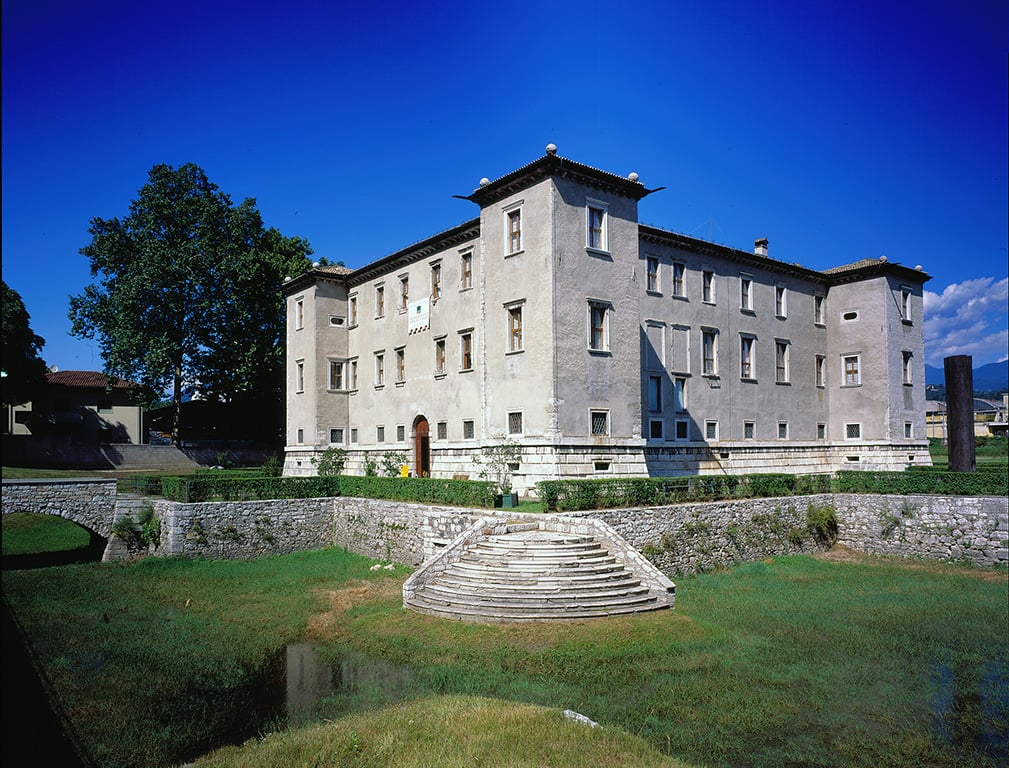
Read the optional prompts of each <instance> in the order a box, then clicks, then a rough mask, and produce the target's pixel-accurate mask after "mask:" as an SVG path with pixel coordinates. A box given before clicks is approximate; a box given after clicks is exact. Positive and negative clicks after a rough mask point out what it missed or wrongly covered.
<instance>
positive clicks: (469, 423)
mask: <svg viewBox="0 0 1009 768" xmlns="http://www.w3.org/2000/svg"><path fill="white" fill-rule="evenodd" d="M462 439H463V440H475V439H476V422H475V421H474V420H473V419H463V420H462Z"/></svg>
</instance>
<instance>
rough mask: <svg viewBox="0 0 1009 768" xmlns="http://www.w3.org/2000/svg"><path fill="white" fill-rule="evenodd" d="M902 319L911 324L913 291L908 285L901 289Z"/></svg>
mask: <svg viewBox="0 0 1009 768" xmlns="http://www.w3.org/2000/svg"><path fill="white" fill-rule="evenodd" d="M900 319H901V320H903V321H904V322H905V323H910V322H911V289H910V288H908V287H907V286H906V285H905V286H901V288H900Z"/></svg>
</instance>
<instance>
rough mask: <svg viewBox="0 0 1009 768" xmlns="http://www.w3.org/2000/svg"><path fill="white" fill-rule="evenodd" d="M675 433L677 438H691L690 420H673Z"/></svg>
mask: <svg viewBox="0 0 1009 768" xmlns="http://www.w3.org/2000/svg"><path fill="white" fill-rule="evenodd" d="M673 430H674V431H673V434H674V435H675V439H677V440H689V439H690V422H689V421H687V420H686V419H677V420H676V421H675V422H673Z"/></svg>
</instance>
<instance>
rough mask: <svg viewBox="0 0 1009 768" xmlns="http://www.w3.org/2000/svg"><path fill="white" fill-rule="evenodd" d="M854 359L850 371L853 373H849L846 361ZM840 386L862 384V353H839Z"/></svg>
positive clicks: (858, 385)
mask: <svg viewBox="0 0 1009 768" xmlns="http://www.w3.org/2000/svg"><path fill="white" fill-rule="evenodd" d="M849 360H853V361H854V367H853V368H852V371H853V372H854V374H853V375H851V374H849V368H848V361H849ZM841 386H842V387H860V386H862V353H861V352H852V353H849V354H847V355H841Z"/></svg>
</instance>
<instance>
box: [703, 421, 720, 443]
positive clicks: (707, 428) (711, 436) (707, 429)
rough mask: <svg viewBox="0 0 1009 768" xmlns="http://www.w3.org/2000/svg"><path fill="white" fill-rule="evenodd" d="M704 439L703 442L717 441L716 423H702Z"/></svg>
mask: <svg viewBox="0 0 1009 768" xmlns="http://www.w3.org/2000/svg"><path fill="white" fill-rule="evenodd" d="M704 439H705V440H717V439H718V422H717V421H706V422H704Z"/></svg>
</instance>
